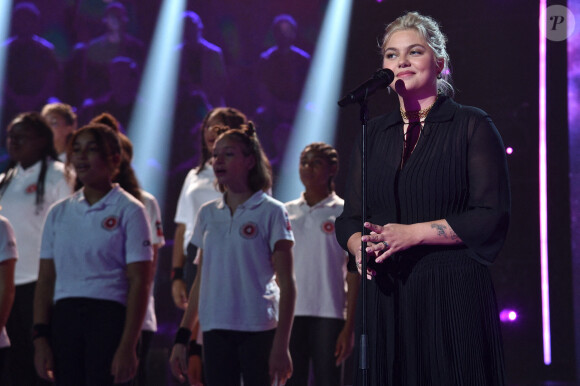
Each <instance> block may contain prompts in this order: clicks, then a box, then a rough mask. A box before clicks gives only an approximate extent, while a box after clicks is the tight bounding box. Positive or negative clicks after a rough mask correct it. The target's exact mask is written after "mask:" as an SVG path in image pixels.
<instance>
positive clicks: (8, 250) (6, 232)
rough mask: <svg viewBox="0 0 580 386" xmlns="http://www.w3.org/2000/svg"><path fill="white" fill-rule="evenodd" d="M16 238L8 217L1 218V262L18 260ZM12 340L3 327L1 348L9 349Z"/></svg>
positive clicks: (0, 340) (0, 338)
mask: <svg viewBox="0 0 580 386" xmlns="http://www.w3.org/2000/svg"><path fill="white" fill-rule="evenodd" d="M17 258H18V251H17V249H16V238H15V237H14V230H13V229H12V226H11V225H10V222H8V219H7V218H6V217H2V216H0V262H3V261H6V260H10V259H17ZM9 346H10V339H8V335H7V334H6V326H2V331H1V332H0V348H4V347H9Z"/></svg>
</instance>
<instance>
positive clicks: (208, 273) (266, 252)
mask: <svg viewBox="0 0 580 386" xmlns="http://www.w3.org/2000/svg"><path fill="white" fill-rule="evenodd" d="M213 169H214V172H215V176H216V179H217V182H218V183H219V187H220V190H221V191H222V192H224V195H223V197H222V198H219V199H217V200H214V201H211V202H209V203H207V204H205V205H204V206H202V208H201V210H200V212H199V214H198V217H197V221H196V224H195V227H194V231H193V236H192V239H191V243H192V244H194V245H196V246H198V248H199V265H198V272H199V273H198V275H197V276H196V279H195V282H194V284H193V287H192V289H191V293H190V295H189V303H188V307H187V310H186V312H185V314H184V316H183V320H182V322H181V328H180V329H179V331H178V333H177V337H176V344H175V345H174V347H173V351H172V354H171V358H170V362H171V368H172V371H173V373H174V375H175V376H177V377H178V378H179V379H180V380H181V381H184V380H185V375H186V373H187V363H186V358H187V356H186V351H187V350H186V347H187V346H186V344H187V342H188V340H189V335H190V334H191V328H192V326H193V324H194V321H195V319H196V318H197V316H198V314H199V319H200V325H201V329H202V331H203V341H204V345H203V352H204V370H205V376H206V381H207V384H208V385H209V386H219V385H235V384H239V382H240V376H241V377H242V378H243V381H244V384H245V385H256V386H260V385H264V386H265V385H271V384H272V382H276V381H277V382H280V383H281V384H283V382H284V381H285V380H286V379H287V378H288V377H289V376H290V375H291V372H292V362H291V359H290V353H289V349H288V344H289V338H290V330H291V327H292V318H293V313H294V303H295V297H296V288H295V283H294V274H293V268H292V245H293V241H294V238H293V235H292V231H291V227H290V222H289V220H288V214H287V212H286V210H285V209H284V205H283V204H282V203H280V202H279V201H276V200H274V199H273V198H271V197H270V196H268V195H267V194H266V193H265V191H267V190H268V189H269V188H270V186H271V169H270V167H269V162H268V160H267V158H266V156H265V154H264V152H263V151H262V148H261V146H260V143H259V142H258V139H257V136H256V134H255V131H254V127H253V124H251V123H249V124H248V126H247V128H245V129H243V130H228V131H226V132H225V133H223V134H221V135H220V136H219V137H218V139H217V140H216V142H215V145H214V150H213Z"/></svg>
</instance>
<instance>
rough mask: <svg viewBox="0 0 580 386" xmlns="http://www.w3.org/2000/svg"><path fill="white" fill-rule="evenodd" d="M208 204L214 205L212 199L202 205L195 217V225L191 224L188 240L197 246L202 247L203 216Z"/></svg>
mask: <svg viewBox="0 0 580 386" xmlns="http://www.w3.org/2000/svg"><path fill="white" fill-rule="evenodd" d="M209 205H214V202H213V201H210V202H209V203H207V204H205V205H203V206H202V207H201V209H200V210H199V213H198V214H197V217H196V218H195V225H194V226H193V234H192V235H191V239H190V241H189V243H190V244H193V245H194V246H196V247H197V248H200V249H204V246H203V232H204V230H205V221H204V219H205V216H206V214H207V213H208V210H209V207H208V206H209Z"/></svg>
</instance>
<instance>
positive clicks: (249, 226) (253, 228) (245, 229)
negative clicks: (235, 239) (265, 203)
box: [240, 222, 258, 239]
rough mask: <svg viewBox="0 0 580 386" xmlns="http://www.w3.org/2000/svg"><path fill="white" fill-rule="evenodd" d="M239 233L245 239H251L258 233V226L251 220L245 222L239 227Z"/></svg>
mask: <svg viewBox="0 0 580 386" xmlns="http://www.w3.org/2000/svg"><path fill="white" fill-rule="evenodd" d="M240 235H242V237H244V238H246V239H253V238H254V237H256V236H257V235H258V226H257V225H256V224H255V223H253V222H247V223H245V224H244V225H242V227H241V228H240Z"/></svg>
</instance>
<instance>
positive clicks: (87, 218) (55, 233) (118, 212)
mask: <svg viewBox="0 0 580 386" xmlns="http://www.w3.org/2000/svg"><path fill="white" fill-rule="evenodd" d="M152 257H153V254H152V248H151V238H150V234H149V223H148V221H147V214H146V213H145V208H144V207H143V205H142V204H141V203H140V202H139V201H138V200H137V199H135V198H134V197H133V196H131V195H130V194H129V193H127V192H125V191H124V190H123V189H121V188H120V187H119V185H118V184H115V186H114V188H113V189H111V191H110V192H109V193H107V195H106V196H105V197H103V198H101V199H100V200H99V201H98V202H96V203H94V204H93V205H92V206H91V205H89V203H88V202H87V201H86V199H85V196H84V194H83V190H82V189H81V190H79V191H77V192H76V193H75V194H74V195H72V196H71V197H69V198H68V199H66V200H63V201H61V202H59V203H57V204H55V205H54V206H53V207H52V208H51V210H50V212H49V214H48V217H47V219H46V223H45V225H44V230H43V233H42V246H41V250H40V258H41V259H52V260H54V265H55V268H56V283H55V287H54V300H55V301H57V300H60V299H64V298H72V297H86V298H92V299H102V300H113V301H117V302H119V303H121V304H123V305H125V304H126V303H127V292H128V286H129V283H128V279H127V276H126V273H127V264H130V263H135V262H141V261H151V260H152Z"/></svg>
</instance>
